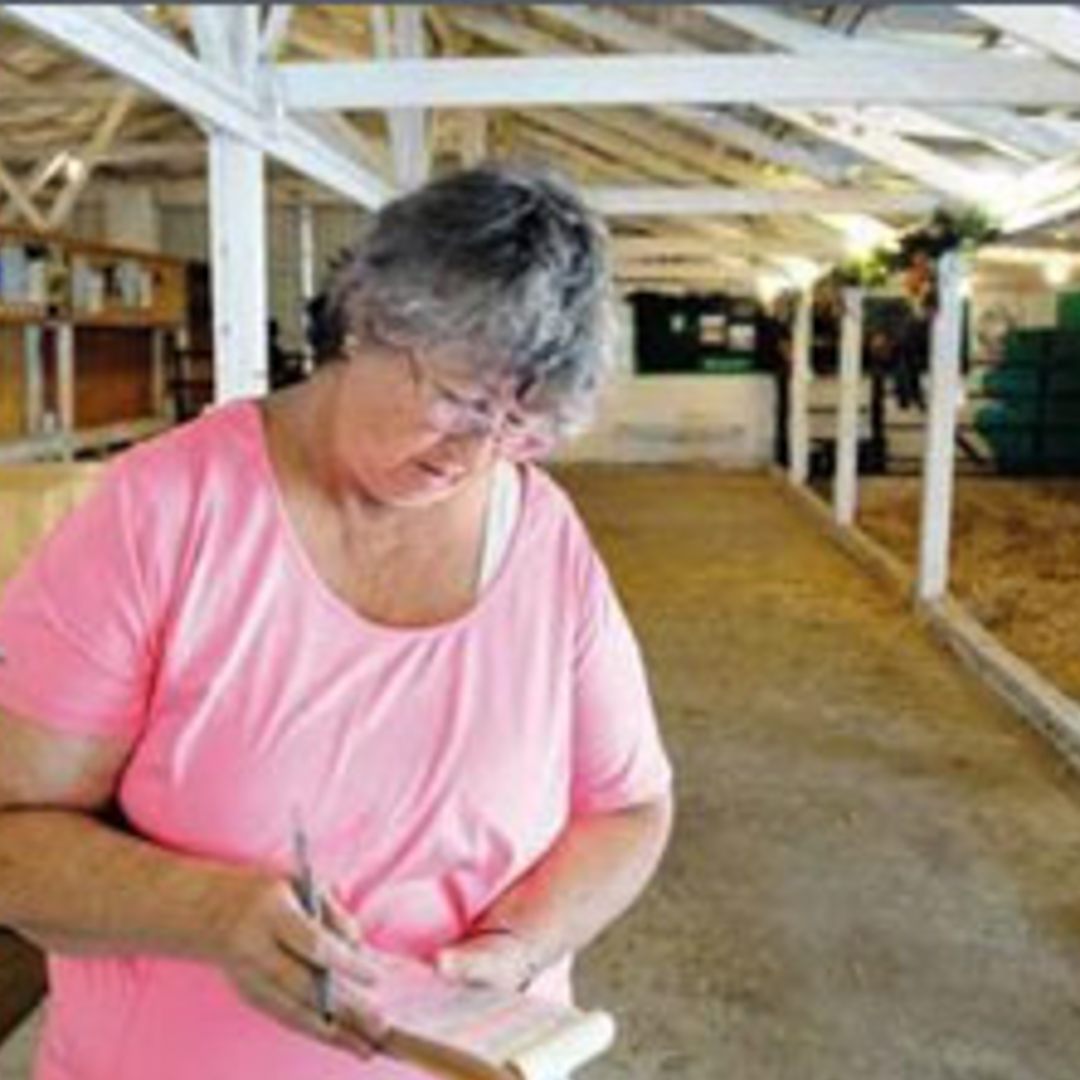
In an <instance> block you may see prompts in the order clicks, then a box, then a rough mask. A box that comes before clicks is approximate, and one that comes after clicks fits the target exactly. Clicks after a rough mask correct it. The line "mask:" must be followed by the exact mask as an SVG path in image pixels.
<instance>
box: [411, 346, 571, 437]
mask: <svg viewBox="0 0 1080 1080" xmlns="http://www.w3.org/2000/svg"><path fill="white" fill-rule="evenodd" d="M402 351H403V352H404V353H405V355H406V357H407V358H408V361H409V371H410V374H411V377H412V381H413V385H414V386H415V388H416V392H417V395H418V396H419V397H420V398H422V399H423V402H424V413H425V417H426V419H427V421H428V423H429V424H430V425H431V426H432V427H433V428H434V429H435V430H436V431H439V432H441V433H442V434H443V435H448V436H452V437H454V438H474V439H490V440H491V441H492V442H494V443H495V445H496V446H498V448H499V449H500V450H501V451H502V452H503V453H504V454H506V455H507V456H508V457H514V458H531V457H540V456H542V455H543V454H546V453H548V452H549V451H550V450H551V449H552V448H553V447H554V445H555V442H556V441H557V435H556V428H555V424H554V422H553V421H552V420H551V419H550V418H549V417H546V416H526V415H524V414H522V413H520V412H515V411H513V410H512V409H506V408H499V407H497V406H494V405H492V403H491V402H490V401H488V400H486V399H482V398H477V399H470V398H467V397H465V396H463V395H462V394H461V393H459V392H457V391H454V390H451V389H450V388H449V387H448V386H446V385H445V384H444V383H440V382H439V381H438V380H437V379H435V378H434V377H433V376H432V375H431V373H430V372H429V371H427V369H426V368H425V367H424V365H423V364H422V363H421V362H420V360H419V359H418V358H417V356H416V354H415V352H414V351H413V350H412V349H403V350H402Z"/></svg>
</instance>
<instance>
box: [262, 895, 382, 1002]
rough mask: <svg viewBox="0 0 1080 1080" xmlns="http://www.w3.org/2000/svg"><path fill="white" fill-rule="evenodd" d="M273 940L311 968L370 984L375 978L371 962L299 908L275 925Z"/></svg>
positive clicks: (360, 951)
mask: <svg viewBox="0 0 1080 1080" xmlns="http://www.w3.org/2000/svg"><path fill="white" fill-rule="evenodd" d="M274 937H275V939H276V941H277V942H278V943H279V944H280V945H281V946H282V947H283V948H284V949H287V950H288V951H289V952H290V953H292V954H293V956H295V957H297V958H298V959H300V960H302V961H304V963H306V964H307V965H308V966H309V967H311V968H315V969H317V970H321V971H328V972H330V973H331V974H337V975H341V976H343V977H345V978H350V979H355V980H356V981H357V982H360V983H365V984H369V983H371V982H372V981H373V980H374V978H375V975H376V972H375V970H374V968H373V965H372V963H371V960H370V958H369V957H367V956H366V955H365V952H364V950H363V949H361V948H359V947H357V946H356V945H354V944H353V943H352V941H350V940H349V938H347V937H345V936H343V935H342V934H341V933H340V932H338V931H337V930H336V929H334V928H333V927H331V926H330V925H323V923H321V922H319V921H318V920H317V919H315V918H313V917H312V916H310V915H308V914H307V913H306V912H305V911H304V910H303V909H302V908H301V907H300V906H299V904H294V905H293V906H292V907H291V909H286V910H284V911H282V912H281V913H280V915H279V917H278V919H277V920H276V922H275V926H274Z"/></svg>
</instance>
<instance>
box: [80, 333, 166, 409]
mask: <svg viewBox="0 0 1080 1080" xmlns="http://www.w3.org/2000/svg"><path fill="white" fill-rule="evenodd" d="M152 354H153V340H152V331H150V330H127V329H125V330H107V329H99V328H96V327H95V328H92V329H91V328H89V327H79V328H78V330H76V332H75V425H76V427H95V426H97V425H99V424H114V423H119V422H121V421H124V420H137V419H139V418H140V417H144V416H149V415H151V414H152V412H153V381H152V364H151V357H152Z"/></svg>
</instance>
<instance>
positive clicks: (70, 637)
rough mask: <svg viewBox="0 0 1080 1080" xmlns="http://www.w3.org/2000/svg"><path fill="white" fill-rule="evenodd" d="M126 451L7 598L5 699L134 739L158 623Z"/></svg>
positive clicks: (84, 730) (18, 711)
mask: <svg viewBox="0 0 1080 1080" xmlns="http://www.w3.org/2000/svg"><path fill="white" fill-rule="evenodd" d="M128 471H129V468H128V464H127V462H126V461H125V459H123V458H121V459H120V460H119V461H118V462H117V463H116V464H115V465H113V466H112V468H111V469H110V470H109V471H108V472H107V473H106V475H105V477H104V478H103V480H102V481H101V483H100V485H99V486H98V487H97V488H96V489H95V490H94V491H93V492H92V493H91V495H90V496H89V497H88V498H87V499H86V500H85V501H84V502H83V503H82V504H80V505H79V506H78V507H77V508H76V509H75V510H74V511H73V512H72V513H71V514H69V515H68V517H67V518H65V519H64V520H63V521H62V522H61V524H60V525H59V527H58V528H57V529H56V530H55V531H54V532H53V533H52V534H51V535H50V536H49V537H48V539H46V540H45V542H44V543H43V544H42V545H41V546H40V547H39V548H38V549H37V550H36V551H35V552H34V554H33V555H32V556H31V557H30V559H29V561H28V562H27V563H26V564H25V565H24V566H23V568H22V570H21V571H20V572H19V573H18V574H17V575H16V577H15V578H14V579H12V580H11V582H10V583H9V584H8V585H7V587H6V589H5V590H4V592H3V595H2V597H0V706H3V707H4V708H5V709H6V710H7V711H9V712H10V713H11V714H13V715H14V716H17V717H19V718H21V719H25V720H31V721H35V722H38V723H41V724H43V725H45V726H47V727H50V728H55V729H57V730H60V731H64V732H68V733H71V734H78V735H100V736H113V737H120V738H125V739H132V738H134V737H135V736H136V735H137V734H138V732H139V730H140V727H141V725H142V722H143V718H144V713H145V708H146V702H147V698H148V693H149V687H150V685H151V682H152V668H153V651H154V650H153V648H152V645H151V637H152V634H151V632H150V629H149V628H150V625H151V621H150V619H149V617H148V610H147V608H148V605H147V603H146V598H145V594H144V590H143V583H142V576H141V574H140V572H139V567H138V565H137V563H136V553H135V547H134V545H133V543H132V538H131V525H132V517H131V509H132V506H131V503H132V498H131V493H130V491H129V478H128Z"/></svg>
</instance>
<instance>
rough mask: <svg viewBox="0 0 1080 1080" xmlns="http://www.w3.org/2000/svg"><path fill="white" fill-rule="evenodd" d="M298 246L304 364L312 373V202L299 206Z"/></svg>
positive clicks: (313, 262)
mask: <svg viewBox="0 0 1080 1080" xmlns="http://www.w3.org/2000/svg"><path fill="white" fill-rule="evenodd" d="M296 224H297V230H298V234H299V235H298V240H299V243H298V245H297V246H298V248H299V251H300V304H301V307H302V310H303V312H304V366H305V368H306V369H307V370H308V372H309V373H310V371H311V369H312V367H313V364H314V359H315V357H314V352H313V350H312V348H311V342H310V341H309V340H308V333H307V331H308V323H307V320H308V310H309V307H310V304H311V301H312V299H313V298H314V296H315V288H316V285H315V208H314V207H313V206H312V205H311V203H307V202H305V203H301V204H300V205H299V206H298V207H297V222H296Z"/></svg>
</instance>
